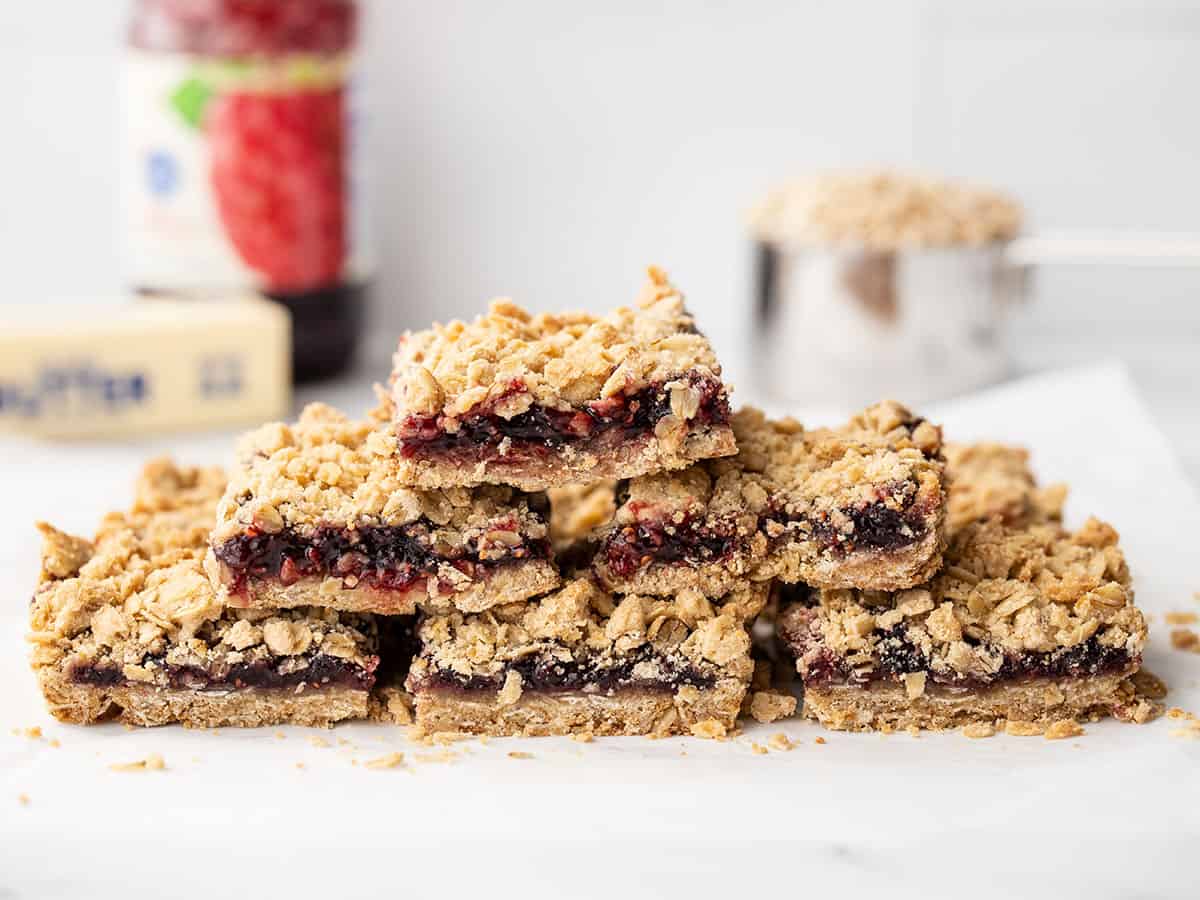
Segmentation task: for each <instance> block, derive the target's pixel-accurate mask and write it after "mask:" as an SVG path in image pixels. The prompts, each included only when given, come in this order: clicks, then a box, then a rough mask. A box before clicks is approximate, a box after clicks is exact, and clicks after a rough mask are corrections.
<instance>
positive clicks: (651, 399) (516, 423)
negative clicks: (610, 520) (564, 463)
mask: <svg viewBox="0 0 1200 900" xmlns="http://www.w3.org/2000/svg"><path fill="white" fill-rule="evenodd" d="M686 380H687V382H688V384H689V385H691V386H692V387H693V388H696V389H697V390H698V391H699V393H700V405H699V408H698V409H697V411H696V415H695V416H694V417H693V418H692V420H691V421H692V423H693V424H694V425H700V426H709V425H724V424H727V423H728V422H729V398H728V396H727V395H726V393H725V386H724V385H723V384H722V383H721V382H720V381H718V380H717V379H715V378H709V377H706V376H701V375H689V376H687V378H686ZM665 385H666V382H663V383H661V384H658V385H654V386H651V387H647V388H643V389H642V390H640V391H637V392H636V393H633V394H617V395H616V396H613V397H609V398H607V399H604V400H597V401H594V402H592V403H589V404H587V405H586V406H584V407H583V408H582V409H577V410H567V411H563V410H557V409H549V408H547V407H544V406H533V407H531V408H530V409H528V410H526V411H525V412H523V413H520V414H519V415H516V416H513V417H512V418H509V419H506V418H504V417H503V416H499V415H496V414H495V413H493V412H480V413H476V414H474V415H470V416H467V417H465V418H463V419H460V420H459V423H458V429H457V430H456V431H453V432H448V431H444V430H443V429H442V420H441V417H439V416H408V417H406V418H404V419H403V420H401V421H400V423H399V424H398V425H397V428H396V434H397V436H398V437H399V438H400V445H401V453H402V454H403V455H404V456H406V457H410V458H411V457H413V456H418V455H420V456H435V455H439V454H442V453H445V452H447V451H451V450H470V451H472V452H473V453H474V454H476V455H478V454H479V453H480V452H487V451H491V450H494V449H495V448H496V447H498V446H499V444H500V443H501V441H504V440H508V441H509V442H510V446H513V445H515V449H519V450H522V451H525V452H532V451H542V452H546V451H554V450H558V449H561V448H563V447H566V446H570V445H575V444H581V443H584V442H591V441H594V440H596V439H598V438H600V437H602V436H603V437H606V438H608V439H610V440H612V441H613V442H614V443H618V442H620V441H622V440H629V439H631V438H638V437H642V436H643V435H645V434H646V433H647V432H650V431H653V430H654V426H655V425H657V424H658V422H659V421H660V420H662V419H664V418H666V417H667V416H668V415H670V414H671V395H670V391H669V390H667V388H666V387H665ZM524 390H525V386H524V384H523V383H522V382H520V381H514V382H513V383H512V384H511V385H510V386H509V389H508V391H507V392H506V393H505V394H503V395H502V396H501V397H499V398H498V399H497V400H496V401H495V403H496V404H497V405H499V404H502V403H503V402H504V401H505V400H506V399H507V398H509V397H512V396H514V395H516V394H520V393H522V392H524Z"/></svg>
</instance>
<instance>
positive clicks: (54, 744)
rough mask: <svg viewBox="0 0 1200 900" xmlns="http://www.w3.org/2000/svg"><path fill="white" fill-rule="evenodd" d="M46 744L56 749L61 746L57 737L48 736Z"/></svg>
mask: <svg viewBox="0 0 1200 900" xmlns="http://www.w3.org/2000/svg"><path fill="white" fill-rule="evenodd" d="M47 745H48V746H50V747H54V748H55V749H57V748H59V747H61V746H62V742H60V741H59V739H58V738H50V740H49V741H48V742H47Z"/></svg>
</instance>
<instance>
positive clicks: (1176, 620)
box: [1163, 612, 1200, 625]
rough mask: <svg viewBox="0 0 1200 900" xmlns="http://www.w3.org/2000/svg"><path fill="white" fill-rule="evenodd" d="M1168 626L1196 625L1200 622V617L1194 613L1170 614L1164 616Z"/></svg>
mask: <svg viewBox="0 0 1200 900" xmlns="http://www.w3.org/2000/svg"><path fill="white" fill-rule="evenodd" d="M1163 619H1164V620H1165V621H1166V623H1167V624H1168V625H1195V624H1196V623H1197V622H1200V615H1198V614H1196V613H1194V612H1169V613H1165V614H1164V615H1163Z"/></svg>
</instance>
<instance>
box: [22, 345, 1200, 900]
mask: <svg viewBox="0 0 1200 900" xmlns="http://www.w3.org/2000/svg"><path fill="white" fill-rule="evenodd" d="M332 393H333V394H337V393H338V391H337V390H334V391H332ZM345 399H351V398H350V397H349V396H346V397H345ZM934 414H935V415H937V416H939V417H941V418H942V419H943V420H944V422H945V424H946V427H947V430H948V431H949V432H950V433H952V434H953V435H955V436H956V437H959V438H964V439H967V438H974V437H991V436H996V435H997V433H998V424H999V423H1003V429H1002V431H1001V432H1000V433H1001V434H1002V436H1003V437H1005V438H1007V439H1010V440H1015V441H1022V442H1025V443H1027V444H1028V445H1030V446H1031V447H1032V448H1033V449H1034V452H1035V454H1036V455H1035V462H1036V464H1037V467H1038V469H1039V470H1040V473H1041V474H1042V475H1043V477H1045V478H1047V479H1068V480H1069V481H1070V482H1071V483H1072V486H1073V487H1072V497H1071V501H1070V504H1069V513H1070V517H1071V519H1072V520H1073V521H1075V522H1078V521H1079V520H1081V519H1082V518H1083V516H1084V515H1085V514H1087V513H1090V512H1095V513H1097V514H1100V515H1102V516H1105V517H1107V518H1110V519H1111V520H1113V521H1114V522H1116V523H1117V525H1118V526H1119V528H1120V529H1121V531H1122V537H1123V544H1124V547H1125V549H1126V551H1127V553H1128V556H1129V559H1130V562H1131V566H1132V568H1133V571H1134V573H1135V577H1136V579H1137V585H1138V598H1139V602H1140V604H1141V605H1142V606H1143V607H1144V608H1145V609H1146V610H1147V612H1148V613H1149V614H1150V615H1151V616H1152V617H1153V624H1154V626H1155V627H1154V629H1153V632H1152V637H1151V642H1150V646H1149V649H1148V652H1147V665H1148V667H1149V668H1150V669H1152V670H1153V671H1155V672H1157V673H1159V674H1160V675H1162V676H1163V677H1164V678H1165V679H1166V680H1167V681H1168V683H1169V684H1171V685H1172V688H1173V694H1172V697H1171V702H1173V703H1175V704H1177V705H1179V706H1182V707H1184V708H1187V709H1191V710H1194V711H1197V712H1200V685H1198V679H1200V657H1197V656H1192V655H1187V654H1183V653H1180V652H1178V651H1173V650H1171V649H1170V648H1169V646H1168V644H1167V641H1166V634H1165V631H1166V629H1165V628H1164V627H1163V624H1162V622H1163V619H1162V614H1163V613H1164V612H1166V611H1169V610H1179V609H1188V608H1191V609H1200V606H1198V605H1197V603H1196V601H1194V600H1193V599H1192V592H1193V591H1197V590H1200V570H1198V569H1197V567H1196V556H1195V535H1196V534H1197V533H1200V504H1198V503H1197V498H1196V495H1195V492H1194V491H1193V489H1192V488H1191V486H1190V485H1189V484H1188V483H1187V481H1186V480H1185V479H1184V477H1183V476H1182V474H1181V471H1180V469H1179V466H1178V464H1177V461H1176V459H1175V456H1174V453H1173V451H1172V449H1171V448H1170V446H1169V444H1168V442H1167V441H1166V440H1165V439H1164V437H1163V436H1162V434H1161V432H1160V431H1159V430H1158V429H1157V428H1156V427H1155V425H1154V424H1153V422H1152V421H1151V419H1150V418H1149V416H1148V415H1147V413H1146V411H1145V408H1144V406H1143V404H1142V403H1141V401H1140V399H1139V398H1138V396H1137V394H1136V391H1135V390H1134V388H1133V386H1132V383H1131V381H1130V379H1129V377H1128V373H1127V372H1126V371H1125V370H1124V369H1123V368H1122V367H1120V366H1100V367H1091V368H1085V369H1077V370H1072V371H1069V372H1066V373H1063V374H1060V375H1055V376H1048V377H1043V378H1041V379H1038V380H1035V381H1033V382H1026V383H1023V384H1018V385H1013V386H1009V387H1006V388H1001V389H998V390H996V391H993V392H991V393H989V394H986V395H981V396H978V397H975V398H971V399H968V400H964V401H960V402H957V403H955V404H950V405H946V406H945V407H943V408H940V409H938V410H936V411H935V413H934ZM153 444H154V449H170V450H172V451H173V452H176V453H178V454H179V455H180V456H182V457H183V458H184V459H187V460H193V461H207V460H219V459H222V458H224V457H225V456H227V453H228V447H227V444H226V443H225V441H224V439H222V438H219V437H211V436H210V437H207V438H200V439H179V438H175V439H161V440H157V441H154V442H153ZM147 449H148V447H147V445H146V444H138V445H129V446H112V445H106V446H87V445H48V446H47V445H39V446H36V447H34V446H30V445H27V444H24V443H22V442H18V441H7V442H3V443H0V467H2V470H3V471H4V472H5V492H4V496H5V504H4V507H3V509H0V522H3V525H4V536H5V540H4V541H3V542H0V580H3V586H4V588H5V595H6V596H8V597H9V598H10V602H9V603H8V604H6V605H5V606H4V607H3V608H0V647H3V648H6V652H5V653H3V654H0V679H3V683H4V684H5V690H4V691H3V693H2V694H0V726H2V727H0V897H3V898H8V897H44V896H50V897H79V896H88V897H112V896H125V895H127V894H128V893H129V892H130V890H131V889H134V890H136V891H139V892H146V891H148V890H151V889H152V890H154V891H155V892H156V893H158V894H161V895H164V896H205V897H210V896H214V895H215V896H224V895H229V894H234V893H235V892H236V894H237V895H239V896H241V895H247V894H254V893H259V894H262V893H267V894H269V895H271V896H277V895H280V894H282V893H284V892H285V891H286V892H287V893H297V892H298V893H300V894H305V895H311V894H318V893H320V894H325V895H336V896H339V897H343V896H344V897H354V896H379V895H380V894H381V893H384V892H386V893H387V894H391V895H404V896H408V895H411V896H414V897H426V896H429V895H430V894H431V893H433V892H434V891H439V892H441V893H447V892H448V895H449V896H459V895H466V894H467V893H468V892H470V893H478V892H481V891H482V892H486V896H489V897H492V896H500V897H508V896H513V897H516V896H520V897H523V898H524V897H534V896H541V895H555V896H571V897H591V896H597V897H598V896H604V897H612V896H614V895H616V896H622V897H642V896H645V897H659V896H663V895H665V894H667V893H675V892H680V893H682V892H684V891H686V892H688V893H690V894H692V895H695V896H701V897H706V896H726V897H728V896H751V895H761V896H814V897H820V896H828V895H830V893H831V892H834V891H837V892H838V893H839V894H842V893H845V892H847V891H849V893H848V894H846V895H847V896H859V895H866V892H867V891H871V892H873V893H874V894H876V895H877V896H880V897H888V898H892V897H929V896H963V895H969V896H972V897H1013V896H1020V897H1032V896H1038V897H1042V896H1045V897H1062V896H1086V897H1088V898H1102V897H1130V896H1154V897H1159V896H1162V897H1194V896H1196V893H1195V891H1196V881H1195V877H1194V871H1195V861H1194V859H1193V854H1194V850H1195V847H1196V846H1197V843H1196V842H1197V840H1200V804H1197V802H1196V799H1197V797H1200V775H1198V774H1197V773H1198V771H1200V770H1198V765H1200V741H1197V740H1189V739H1186V738H1182V737H1178V736H1173V735H1172V733H1171V732H1172V731H1173V730H1175V729H1176V728H1177V727H1178V725H1177V724H1176V723H1173V722H1170V721H1167V720H1160V721H1158V722H1155V723H1153V724H1151V725H1147V726H1143V727H1133V726H1125V725H1121V724H1119V723H1116V722H1104V723H1098V724H1095V725H1089V726H1088V728H1087V734H1086V735H1085V736H1084V737H1081V738H1078V739H1075V740H1066V741H1059V742H1048V741H1045V740H1044V739H1042V738H1013V737H1007V736H998V737H994V738H991V739H989V740H975V741H972V740H969V739H967V738H965V737H963V736H961V735H959V734H945V735H926V736H922V737H919V738H914V737H911V736H909V735H907V734H900V735H891V736H881V735H845V734H824V735H822V732H821V730H820V729H819V728H818V727H817V726H816V725H814V724H811V723H804V722H798V721H793V722H788V723H784V724H782V725H773V726H752V727H750V728H748V729H747V730H746V733H745V735H743V736H740V737H738V738H736V739H733V740H730V741H728V742H724V743H713V742H705V741H698V740H692V739H672V740H665V741H658V742H650V741H644V740H640V739H637V740H630V739H612V738H610V739H601V740H597V741H595V742H593V743H591V744H586V745H584V744H577V743H574V742H571V741H569V740H560V739H542V740H533V741H491V742H489V743H488V744H486V745H485V744H483V743H481V742H479V741H470V742H464V743H461V744H456V745H454V746H453V747H450V748H444V749H447V750H449V755H448V756H447V757H446V758H445V759H442V760H440V761H438V760H436V759H435V757H436V755H437V754H438V753H439V749H440V748H429V747H422V746H419V745H414V744H410V743H408V742H407V741H406V739H405V737H404V732H403V731H402V730H400V729H394V728H385V727H376V726H366V725H356V726H347V727H341V728H338V729H336V730H334V731H333V732H322V733H319V734H318V733H317V732H311V731H308V730H305V729H291V728H288V729H280V731H279V734H281V735H283V737H282V738H281V737H279V736H277V735H276V734H275V733H274V732H273V731H251V732H238V731H235V730H225V731H222V732H221V734H220V735H213V734H209V733H194V732H186V731H183V730H180V729H175V728H167V729H158V730H154V731H148V732H147V731H125V730H123V729H122V728H120V727H118V726H102V727H98V728H93V729H81V728H73V727H68V726H63V725H59V724H56V723H53V722H52V721H51V720H50V719H49V717H48V716H47V715H46V713H45V712H44V711H43V709H42V708H41V703H40V698H39V697H38V695H37V693H36V689H35V686H34V683H33V680H32V677H31V676H30V674H29V672H28V670H27V669H26V667H25V664H24V659H23V656H24V649H23V647H22V640H21V635H22V631H23V628H24V624H23V617H24V601H23V599H22V598H24V597H26V596H27V595H28V593H29V590H30V585H31V582H32V579H33V575H34V571H35V569H36V559H37V545H36V540H35V535H34V534H33V532H32V529H31V528H30V527H29V522H30V521H31V520H32V519H35V518H52V519H53V520H54V521H55V522H56V523H58V524H60V525H62V526H65V527H69V528H72V529H78V530H81V531H88V530H90V529H91V528H92V527H93V526H94V523H95V520H96V518H97V517H98V516H99V514H100V513H101V512H102V511H103V510H104V509H106V508H108V507H110V506H113V505H124V503H125V502H126V495H127V492H128V483H129V480H130V479H131V478H132V477H133V474H134V472H135V470H136V468H137V465H138V463H139V461H140V460H141V459H142V458H143V456H144V455H145V453H146V451H147ZM1131 463H1132V464H1131ZM34 725H37V726H40V727H41V729H42V731H43V735H44V737H43V739H41V740H31V739H29V738H26V737H24V736H18V735H13V734H11V733H10V729H11V728H24V727H28V726H34ZM778 731H784V732H785V733H787V734H789V735H790V736H791V737H792V738H793V739H794V740H796V741H797V742H798V745H797V747H796V748H795V749H794V750H793V751H791V752H786V753H783V752H771V753H769V754H767V755H765V756H763V755H757V754H755V753H753V752H752V749H751V742H752V741H757V742H760V743H761V742H765V740H766V738H767V737H768V736H769V735H770V734H773V733H775V732H778ZM314 736H319V737H322V738H324V739H325V740H327V741H329V742H330V743H331V744H334V746H330V747H318V746H314V745H313V744H312V743H310V741H309V738H311V737H314ZM822 736H823V737H824V738H825V743H824V744H817V743H816V739H817V738H818V737H822ZM51 738H53V739H57V740H58V741H60V742H61V746H60V747H51V746H50V745H49V739H51ZM339 738H340V739H345V740H347V741H350V742H351V744H350V745H348V746H338V745H337V744H335V743H334V742H335V741H337V740H338V739H339ZM391 750H400V751H402V752H404V753H405V754H406V763H407V765H406V766H405V767H403V768H401V769H395V770H386V771H371V770H367V769H365V768H364V767H363V766H362V765H361V763H362V762H363V761H365V760H367V759H370V758H373V757H376V756H379V755H382V754H384V753H386V752H389V751H391ZM514 750H522V751H527V752H529V753H531V754H533V758H531V759H513V758H510V757H509V755H508V754H509V753H510V752H511V751H514ZM150 752H157V753H161V754H162V755H163V756H164V757H165V759H166V762H167V766H168V769H167V771H165V772H143V773H137V774H127V773H117V772H113V771H111V770H110V769H109V768H108V767H109V765H110V764H112V763H116V762H124V761H129V760H134V759H138V758H142V757H144V756H145V755H146V754H147V753H150ZM351 758H357V759H358V760H359V762H360V765H358V766H354V765H352V763H351ZM297 763H303V765H304V768H303V769H301V768H298V767H297ZM22 793H24V794H26V795H28V797H29V801H30V802H29V804H28V805H21V804H19V803H18V796H19V795H20V794H22Z"/></svg>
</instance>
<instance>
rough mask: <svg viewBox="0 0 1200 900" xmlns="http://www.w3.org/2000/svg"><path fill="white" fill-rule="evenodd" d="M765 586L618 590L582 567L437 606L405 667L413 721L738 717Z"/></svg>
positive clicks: (584, 723) (653, 725) (638, 722)
mask: <svg viewBox="0 0 1200 900" xmlns="http://www.w3.org/2000/svg"><path fill="white" fill-rule="evenodd" d="M767 591H768V588H767V586H766V585H743V586H741V587H739V588H738V589H737V590H735V591H733V592H731V593H730V594H729V595H727V596H726V597H724V598H722V599H721V600H719V601H717V602H715V603H714V602H711V601H709V600H707V599H705V598H704V597H703V596H701V595H700V594H699V593H698V592H696V591H681V592H680V593H679V594H678V596H676V597H673V598H671V599H655V598H650V597H640V596H636V595H629V596H625V597H620V596H614V595H612V594H610V593H608V592H607V591H604V590H602V589H600V588H599V587H598V586H597V585H596V584H595V583H594V582H592V581H590V580H589V579H586V578H575V579H571V580H569V581H567V582H566V583H565V584H564V586H563V587H562V588H561V589H560V590H558V591H556V592H554V593H552V594H548V595H546V596H544V597H541V598H539V599H536V600H530V601H526V602H523V603H514V604H509V605H506V606H498V607H494V608H493V609H491V610H488V611H487V612H484V613H479V614H475V615H463V614H462V613H460V612H458V611H453V612H450V613H448V614H446V615H444V616H437V617H431V618H427V619H425V620H424V622H423V623H422V624H421V626H420V631H419V636H420V639H421V652H420V655H419V656H418V657H417V659H416V661H415V662H414V663H413V666H412V670H411V672H410V674H409V677H408V687H409V690H411V691H412V693H413V695H414V697H415V701H416V710H417V724H418V725H420V726H422V727H423V728H425V729H426V730H427V731H466V732H472V733H480V734H494V735H513V734H528V735H539V734H570V733H577V732H584V733H592V734H653V735H666V734H688V733H690V732H691V731H692V729H693V727H695V728H697V729H699V730H700V731H708V732H713V733H723V731H724V729H729V728H732V727H733V725H734V721H735V719H736V718H737V714H738V710H739V708H740V706H741V703H742V698H743V697H744V695H745V693H746V689H747V687H748V685H749V682H750V676H751V673H752V671H753V668H754V666H753V663H752V662H751V660H750V637H749V633H748V630H747V623H748V622H749V620H750V619H751V618H752V617H753V616H754V615H755V614H756V613H757V612H758V610H759V609H761V608H762V605H763V603H764V602H765V599H766V594H767Z"/></svg>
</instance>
